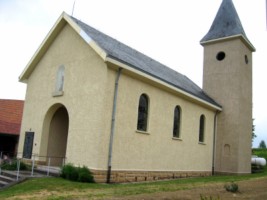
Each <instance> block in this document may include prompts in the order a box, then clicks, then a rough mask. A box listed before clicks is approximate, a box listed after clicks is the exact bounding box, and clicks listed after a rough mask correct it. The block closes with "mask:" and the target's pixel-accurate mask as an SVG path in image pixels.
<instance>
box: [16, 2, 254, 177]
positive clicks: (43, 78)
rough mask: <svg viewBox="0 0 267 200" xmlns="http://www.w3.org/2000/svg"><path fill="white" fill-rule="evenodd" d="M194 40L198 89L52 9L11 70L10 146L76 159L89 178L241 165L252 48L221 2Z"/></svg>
mask: <svg viewBox="0 0 267 200" xmlns="http://www.w3.org/2000/svg"><path fill="white" fill-rule="evenodd" d="M225 10H227V12H225ZM229 12H230V14H231V15H230V17H229ZM218 21H220V22H221V24H218ZM226 24H231V25H230V27H227V26H225V25H226ZM233 30H234V31H233ZM201 45H202V46H203V47H204V67H203V70H204V71H203V89H201V88H200V87H198V86H197V85H196V84H195V83H193V82H192V81H191V80H190V79H188V78H187V77H186V76H184V75H182V74H180V73H178V72H175V71H174V70H172V69H170V68H168V67H167V66H164V65H163V64H161V63H159V62H157V61H155V60H153V59H151V58H149V57H148V56H146V55H144V54H142V53H140V52H138V51H136V50H134V49H132V48H130V47H129V46H127V45H125V44H122V43H121V42H119V41H117V40H115V39H113V38H111V37H109V36H107V35H105V34H103V33H101V32H100V31H98V30H96V29H94V28H92V27H90V26H88V25H87V24H85V23H83V22H82V21H80V20H77V19H75V18H74V17H71V16H69V15H68V14H66V13H62V15H61V16H60V17H59V19H58V20H57V22H56V23H55V25H54V27H53V28H52V29H51V31H50V32H49V34H48V35H47V37H46V38H45V40H44V42H43V43H42V44H41V46H40V48H39V49H38V50H37V52H36V53H35V55H34V56H33V58H32V59H31V60H30V62H29V64H28V65H27V66H26V68H25V70H24V71H23V72H22V74H21V76H20V81H21V82H25V83H27V93H26V99H25V104H24V113H23V120H22V127H21V134H20V135H21V136H20V141H19V150H18V151H19V152H23V154H22V157H24V158H27V159H32V158H33V156H35V157H34V159H36V161H37V162H38V163H39V164H46V163H47V162H48V158H51V160H50V161H51V164H52V165H54V166H61V165H62V163H63V162H64V163H72V164H74V165H77V166H83V165H85V166H87V167H88V168H89V169H90V170H92V172H93V173H94V177H95V180H96V181H97V182H133V181H149V180H158V179H171V178H179V177H190V176H209V175H212V174H213V173H233V174H242V173H250V157H251V152H250V149H251V128H252V124H251V123H252V52H253V51H255V48H254V47H253V45H252V44H251V43H250V42H249V40H248V39H247V37H246V35H245V32H244V30H243V28H242V25H241V22H240V20H239V18H238V15H237V13H236V10H235V8H234V5H233V3H232V1H231V0H223V2H222V4H221V7H220V9H219V11H218V13H217V16H216V18H215V20H214V23H213V25H212V27H211V29H210V31H209V32H208V33H207V35H206V36H205V37H204V38H203V39H202V40H201ZM250 125H251V126H250ZM249 126H250V127H249ZM229 162H230V163H231V164H229Z"/></svg>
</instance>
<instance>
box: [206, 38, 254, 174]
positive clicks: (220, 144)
mask: <svg viewBox="0 0 267 200" xmlns="http://www.w3.org/2000/svg"><path fill="white" fill-rule="evenodd" d="M219 52H224V53H225V58H224V59H223V60H221V61H219V60H217V59H216V56H217V54H218V53H219ZM246 57H247V61H248V62H247V63H246ZM203 75H204V77H203V89H204V91H205V92H207V93H208V94H209V95H210V96H211V97H212V98H214V99H215V100H216V101H217V102H218V103H219V104H221V105H222V106H223V112H221V113H220V114H219V115H218V130H217V138H216V165H215V170H216V171H218V172H226V173H250V159H251V134H252V52H251V51H250V50H249V49H248V48H247V47H246V46H245V44H244V43H243V42H242V41H241V40H240V39H238V38H236V39H232V40H228V41H222V42H218V43H214V44H210V45H205V46H204V72H203Z"/></svg>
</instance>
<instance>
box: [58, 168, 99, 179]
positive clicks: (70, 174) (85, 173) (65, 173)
mask: <svg viewBox="0 0 267 200" xmlns="http://www.w3.org/2000/svg"><path fill="white" fill-rule="evenodd" d="M60 176H61V177H62V178H64V179H68V180H71V181H78V182H87V183H93V182H94V177H93V175H92V173H91V172H90V170H89V169H88V168H87V167H85V166H84V167H75V166H73V165H72V164H67V165H64V166H63V167H62V169H61V173H60Z"/></svg>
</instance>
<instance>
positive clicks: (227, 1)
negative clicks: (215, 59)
mask: <svg viewBox="0 0 267 200" xmlns="http://www.w3.org/2000/svg"><path fill="white" fill-rule="evenodd" d="M232 37H241V38H242V40H243V41H244V42H245V43H246V45H247V46H248V47H249V48H250V49H251V50H252V51H255V47H254V46H253V45H252V44H251V42H250V41H249V39H248V38H247V36H246V33H245V31H244V29H243V26H242V24H241V21H240V19H239V16H238V14H237V12H236V9H235V6H234V4H233V2H232V0H223V1H222V4H221V6H220V8H219V11H218V12H217V15H216V17H215V19H214V21H213V23H212V25H211V27H210V30H209V32H208V33H207V34H206V35H205V36H204V38H202V40H201V41H200V43H201V44H202V45H203V44H205V43H210V42H213V41H217V40H221V39H228V38H232Z"/></svg>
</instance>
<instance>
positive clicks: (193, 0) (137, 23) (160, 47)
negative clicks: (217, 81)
mask: <svg viewBox="0 0 267 200" xmlns="http://www.w3.org/2000/svg"><path fill="white" fill-rule="evenodd" d="M233 2H234V4H235V7H236V10H237V12H238V14H239V17H240V19H241V22H242V24H243V27H244V29H245V32H246V34H247V36H248V38H249V40H250V41H251V42H252V44H253V45H254V46H255V47H256V50H257V51H256V52H255V53H254V54H253V90H254V91H253V118H255V121H254V124H255V125H256V135H257V136H258V137H257V138H256V139H255V142H254V147H257V146H258V144H259V142H260V141H261V140H265V142H266V143H267V112H266V111H267V109H266V107H265V104H266V101H267V98H266V97H267V94H266V91H267V90H266V88H265V87H266V86H267V78H266V68H267V59H266V57H267V31H266V5H265V0H257V1H255V0H233ZM220 4H221V0H186V1H181V0H131V1H130V0H76V1H75V5H74V0H0V98H1V99H22V100H24V98H25V93H26V85H25V84H24V83H19V82H18V77H19V75H20V74H21V72H22V71H23V69H24V68H25V66H26V65H27V63H28V62H29V60H30V59H31V57H32V56H33V54H34V53H35V51H36V50H37V48H38V47H39V45H40V44H41V42H42V41H43V39H44V38H45V36H46V35H47V33H48V32H49V30H50V29H51V28H52V26H53V25H54V23H55V22H56V20H57V19H58V17H59V16H60V15H61V13H62V12H63V11H65V12H67V13H68V14H70V15H71V14H72V11H73V16H74V17H76V18H78V19H80V20H82V21H83V22H85V23H87V24H88V25H91V26H93V27H95V28H96V29H98V30H100V31H102V32H104V33H106V34H108V35H110V36H112V37H113V38H115V39H117V40H119V41H121V42H123V43H125V44H127V45H128V46H131V47H133V48H134V49H136V50H138V51H140V52H142V53H144V54H146V55H148V56H150V57H152V58H154V59H155V60H157V61H159V62H161V63H163V64H165V65H167V66H169V67H170V68H173V69H175V70H176V71H178V72H180V73H182V74H184V75H186V76H187V77H189V78H190V79H191V80H193V81H194V82H195V83H196V84H198V85H199V86H200V87H202V67H203V47H202V46H201V45H200V44H199V41H200V40H201V39H202V37H203V36H204V35H205V34H206V33H207V32H208V30H209V28H210V26H211V24H212V22H213V19H214V17H215V15H216V13H217V11H218V8H219V6H220ZM73 5H74V10H73ZM244 114H245V113H244Z"/></svg>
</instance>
